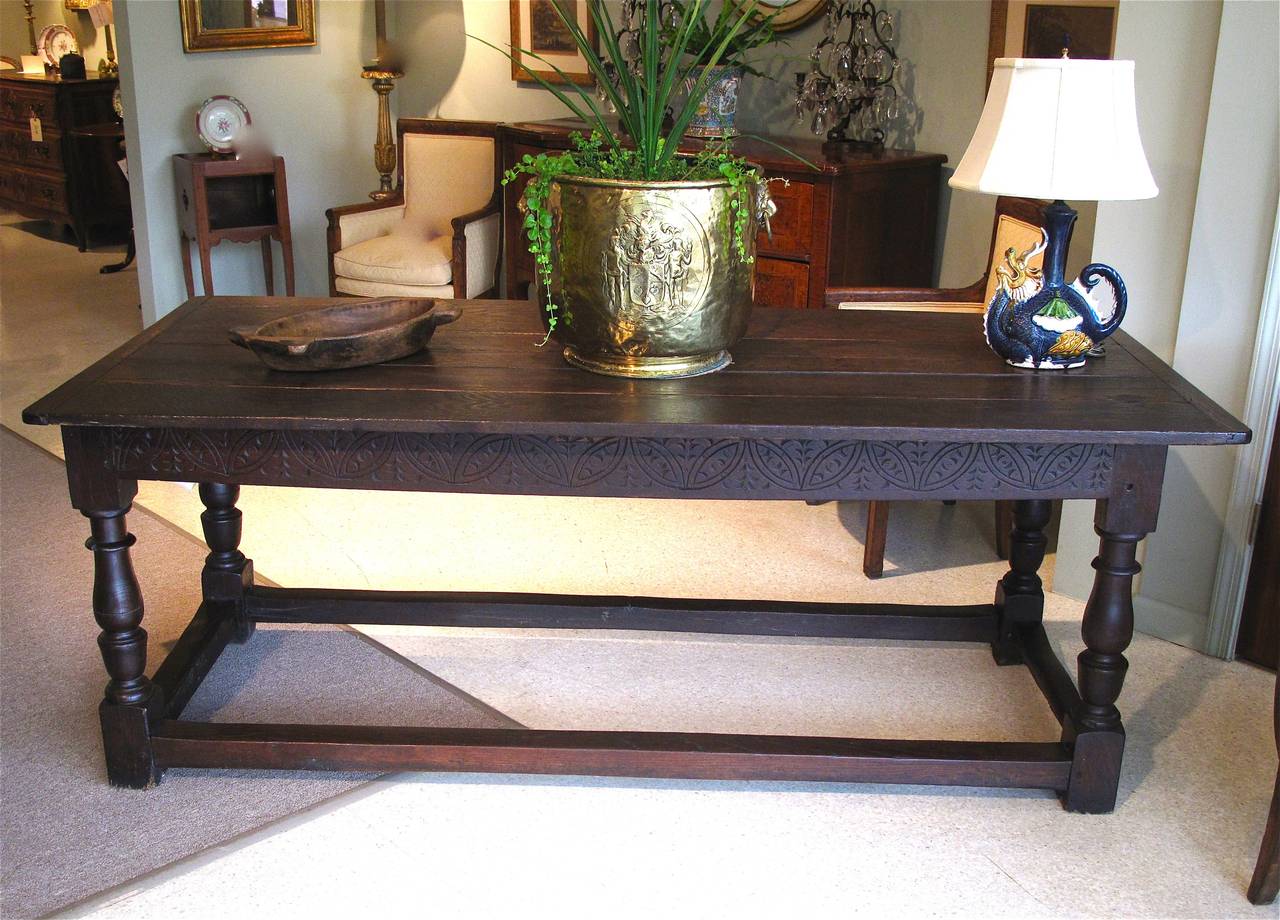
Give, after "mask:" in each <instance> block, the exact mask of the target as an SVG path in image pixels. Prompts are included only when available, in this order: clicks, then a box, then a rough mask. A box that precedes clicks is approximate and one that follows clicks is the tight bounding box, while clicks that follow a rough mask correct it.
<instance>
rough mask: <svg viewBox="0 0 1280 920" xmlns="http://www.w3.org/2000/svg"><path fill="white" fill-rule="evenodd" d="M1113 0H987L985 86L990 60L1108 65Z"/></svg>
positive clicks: (1113, 37) (992, 63)
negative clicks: (1085, 61)
mask: <svg viewBox="0 0 1280 920" xmlns="http://www.w3.org/2000/svg"><path fill="white" fill-rule="evenodd" d="M1119 6H1120V4H1119V0H991V35H990V39H989V42H988V47H987V83H988V84H990V83H991V71H992V68H993V67H994V66H995V60H996V58H1001V57H1026V58H1043V57H1055V58H1056V57H1061V56H1062V49H1063V48H1064V47H1065V48H1067V50H1068V52H1069V53H1070V56H1071V57H1073V58H1082V59H1095V60H1110V59H1111V57H1112V56H1113V55H1114V54H1115V47H1116V17H1117V15H1118V14H1119Z"/></svg>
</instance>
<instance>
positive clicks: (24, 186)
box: [0, 73, 129, 252]
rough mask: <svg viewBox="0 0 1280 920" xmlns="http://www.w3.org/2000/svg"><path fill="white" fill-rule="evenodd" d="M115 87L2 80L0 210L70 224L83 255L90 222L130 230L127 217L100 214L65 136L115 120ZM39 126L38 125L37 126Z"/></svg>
mask: <svg viewBox="0 0 1280 920" xmlns="http://www.w3.org/2000/svg"><path fill="white" fill-rule="evenodd" d="M118 85H119V81H118V80H116V79H115V78H110V79H102V78H99V77H97V76H94V77H90V78H88V79H84V80H63V79H60V78H57V77H46V76H26V75H23V74H20V73H0V205H2V206H4V207H7V208H10V209H12V210H14V211H17V212H18V213H19V214H21V215H23V216H24V217H32V218H36V219H39V220H51V221H56V222H59V223H64V224H69V225H70V226H71V228H72V230H73V231H75V235H76V242H77V244H78V245H79V247H80V250H81V252H83V251H84V249H85V248H86V246H87V245H88V229H89V226H90V225H91V224H94V223H113V224H119V225H121V226H126V227H127V226H128V225H129V214H128V211H127V210H126V211H125V212H124V213H121V214H114V213H103V210H102V209H101V208H99V207H98V206H97V201H98V193H99V190H98V189H97V188H96V187H95V183H94V182H93V181H91V180H90V179H89V178H87V177H85V176H77V174H76V169H75V164H76V162H77V161H76V159H75V156H74V153H73V151H72V139H71V135H70V132H71V131H73V130H75V129H77V128H83V127H85V126H87V125H100V124H104V123H107V122H111V121H114V120H115V119H116V116H115V112H114V111H113V110H112V107H111V96H112V93H114V92H115V89H116V87H117V86H118ZM36 120H38V124H37V122H36Z"/></svg>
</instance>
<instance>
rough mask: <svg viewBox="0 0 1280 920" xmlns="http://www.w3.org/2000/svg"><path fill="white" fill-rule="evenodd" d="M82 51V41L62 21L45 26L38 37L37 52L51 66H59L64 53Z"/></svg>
mask: <svg viewBox="0 0 1280 920" xmlns="http://www.w3.org/2000/svg"><path fill="white" fill-rule="evenodd" d="M72 52H75V53H77V54H78V53H79V52H80V43H79V42H77V41H76V36H75V33H74V32H72V31H71V30H70V29H68V28H67V27H66V26H64V25H62V24H61V23H57V24H55V25H51V26H45V27H44V28H43V29H42V30H41V31H40V37H39V38H37V39H36V53H37V54H39V55H40V57H42V58H43V59H44V62H45V63H46V64H48V65H49V66H50V67H57V66H58V62H59V61H60V60H62V56H63V55H64V54H71V53H72Z"/></svg>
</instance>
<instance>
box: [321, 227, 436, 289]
mask: <svg viewBox="0 0 1280 920" xmlns="http://www.w3.org/2000/svg"><path fill="white" fill-rule="evenodd" d="M451 248H452V240H449V239H446V238H445V237H443V236H438V237H435V238H434V239H430V240H428V239H424V238H422V237H420V236H418V235H416V234H412V233H394V232H393V233H391V234H388V235H387V236H379V237H374V238H373V239H371V240H365V241H364V242H362V243H356V244H355V245H354V246H348V247H347V248H346V249H340V250H339V251H338V252H336V253H334V254H333V272H334V274H335V275H337V276H338V277H340V278H351V279H353V280H355V281H371V282H376V283H380V284H399V285H405V284H408V285H423V286H433V287H434V286H437V285H442V284H449V283H450V282H451V281H453V265H452V263H451V258H452V251H451Z"/></svg>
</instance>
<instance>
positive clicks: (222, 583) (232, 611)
mask: <svg viewBox="0 0 1280 920" xmlns="http://www.w3.org/2000/svg"><path fill="white" fill-rule="evenodd" d="M239 497H240V487H239V486H229V485H226V484H224V483H220V482H205V483H201V484H200V500H201V501H202V502H204V506H205V510H204V512H203V513H201V515H200V525H201V527H202V528H203V529H204V539H205V543H207V544H208V545H209V550H210V552H209V555H208V556H207V557H205V561H204V571H203V572H201V574H200V584H201V587H202V588H203V591H204V600H205V603H206V604H207V605H208V606H209V607H210V608H211V612H214V611H216V612H217V613H218V615H221V616H228V617H232V618H233V619H234V621H235V632H234V633H233V634H232V640H233V641H235V642H239V643H244V642H247V641H249V638H250V637H251V636H252V635H253V621H252V620H250V619H249V618H248V617H246V616H245V606H244V594H245V589H247V588H249V587H250V586H251V585H252V584H253V560H251V559H246V558H245V555H244V553H242V552H240V549H239V547H240V536H241V534H242V533H243V531H244V524H243V517H244V515H243V513H242V512H241V511H240V509H239V508H237V507H236V500H237V499H238V498H239Z"/></svg>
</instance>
